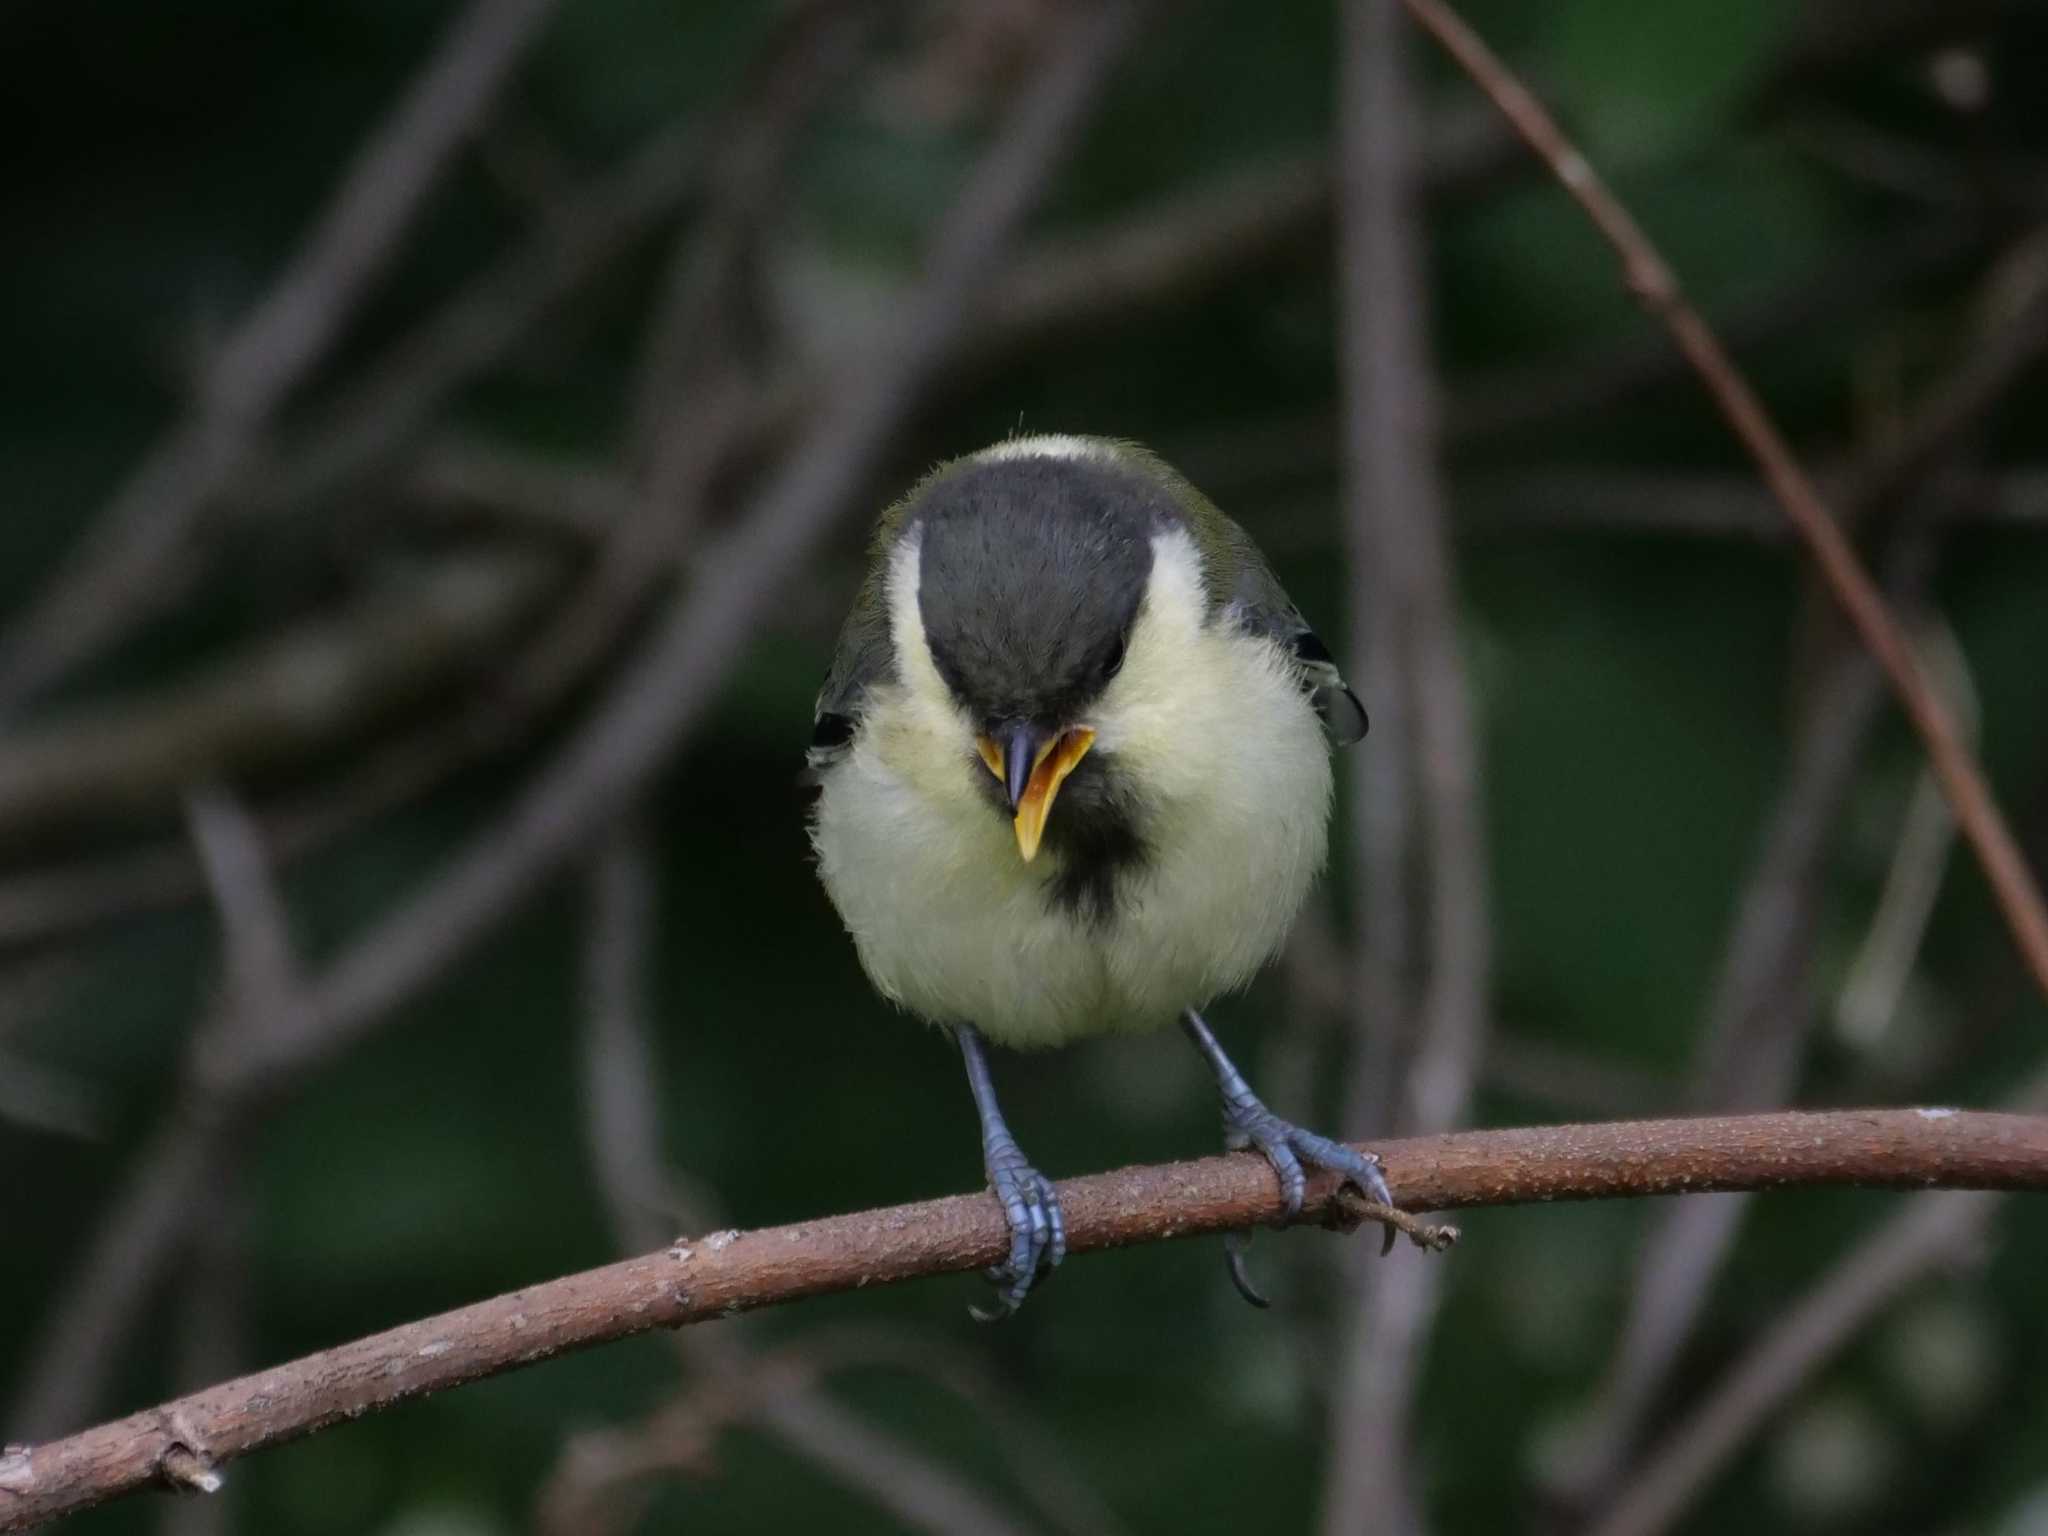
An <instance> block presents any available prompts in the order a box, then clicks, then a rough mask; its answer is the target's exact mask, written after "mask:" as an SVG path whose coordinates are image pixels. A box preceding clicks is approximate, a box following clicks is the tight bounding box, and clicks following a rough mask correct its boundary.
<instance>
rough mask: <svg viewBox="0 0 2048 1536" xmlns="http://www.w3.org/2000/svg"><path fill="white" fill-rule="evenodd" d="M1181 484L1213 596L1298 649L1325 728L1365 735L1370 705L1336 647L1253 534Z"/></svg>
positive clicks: (1259, 630) (1333, 733) (1252, 629)
mask: <svg viewBox="0 0 2048 1536" xmlns="http://www.w3.org/2000/svg"><path fill="white" fill-rule="evenodd" d="M1169 473H1170V471H1169ZM1175 478H1176V479H1178V478H1179V477H1178V476H1176V477H1175ZM1181 484H1182V486H1183V487H1185V489H1184V491H1183V493H1182V498H1181V499H1182V503H1183V506H1184V508H1185V510H1186V512H1187V517H1188V522H1189V525H1190V526H1191V527H1192V528H1193V530H1194V534H1195V541H1196V543H1197V544H1199V545H1200V547H1201V550H1202V559H1203V563H1204V565H1205V566H1206V567H1207V568H1208V571H1209V573H1210V579H1211V581H1212V582H1213V584H1214V585H1213V588H1212V590H1211V593H1210V598H1211V601H1212V602H1214V603H1215V604H1216V605H1217V606H1219V607H1221V608H1222V609H1223V610H1224V612H1225V613H1227V614H1228V615H1229V616H1230V617H1231V618H1232V619H1234V620H1235V621H1236V622H1237V625H1238V627H1239V628H1241V629H1243V630H1245V631H1246V632H1247V633H1248V634H1254V635H1260V636H1263V637H1264V638H1266V639H1268V640H1274V641H1277V642H1278V643H1279V644H1281V645H1283V646H1285V647H1286V648H1287V649H1288V651H1289V652H1290V653H1292V655H1293V657H1294V660H1295V664H1296V665H1297V667H1299V669H1300V677H1301V688H1302V692H1304V693H1306V694H1307V695H1308V698H1309V702H1310V703H1311V704H1313V705H1314V706H1315V711H1316V713H1317V714H1318V715H1319V716H1321V717H1322V722H1323V729H1324V730H1325V731H1327V732H1328V733H1329V735H1330V739H1331V740H1332V741H1334V742H1336V743H1337V744H1338V745H1339V746H1345V747H1348V746H1350V745H1351V744H1352V743H1353V742H1356V741H1359V740H1361V739H1363V737H1364V736H1365V731H1366V725H1367V721H1366V716H1365V706H1364V705H1363V704H1361V703H1359V702H1358V695H1357V694H1355V693H1353V692H1352V691H1351V689H1350V688H1349V687H1348V686H1346V684H1345V682H1344V674H1343V673H1342V672H1341V671H1339V670H1338V667H1337V662H1336V659H1335V658H1334V657H1332V656H1331V655H1330V648H1329V647H1328V646H1326V645H1324V644H1323V642H1322V640H1321V638H1320V637H1318V636H1317V634H1316V632H1315V631H1314V630H1313V629H1311V628H1310V627H1309V622H1308V620H1307V619H1305V618H1303V617H1302V616H1301V610H1300V609H1299V608H1297V607H1295V606H1294V602H1293V600H1292V599H1291V598H1289V597H1288V595H1287V589H1286V588H1285V587H1283V586H1281V585H1280V578H1279V577H1277V576H1275V575H1274V574H1273V568H1272V567H1271V566H1270V565H1268V564H1266V557H1265V555H1263V554H1262V553H1260V551H1259V546H1258V545H1256V544H1254V543H1253V542H1252V536H1251V535H1250V534H1248V533H1246V532H1245V531H1244V529H1242V528H1240V527H1239V526H1238V525H1237V523H1236V521H1235V520H1234V519H1232V518H1230V517H1228V516H1226V515H1225V514H1224V513H1223V512H1222V511H1221V510H1220V509H1219V508H1218V507H1217V506H1216V504H1215V503H1214V502H1212V501H1210V500H1209V499H1208V498H1207V497H1206V496H1204V495H1202V493H1201V492H1200V491H1197V490H1195V489H1194V487H1193V486H1189V485H1187V484H1186V482H1185V481H1182V482H1181Z"/></svg>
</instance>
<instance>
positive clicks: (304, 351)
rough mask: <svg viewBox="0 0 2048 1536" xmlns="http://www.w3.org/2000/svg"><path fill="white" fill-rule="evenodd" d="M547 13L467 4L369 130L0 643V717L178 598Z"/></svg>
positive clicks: (514, 0)
mask: <svg viewBox="0 0 2048 1536" xmlns="http://www.w3.org/2000/svg"><path fill="white" fill-rule="evenodd" d="M554 5H555V0H474V3H473V4H472V5H470V6H469V7H468V8H467V9H466V10H465V11H464V12H463V14H462V15H461V16H460V17H459V18H458V19H457V20H456V22H455V24H454V25H453V26H452V27H451V28H450V29H449V31H448V33H447V35H446V36H445V38H444V39H443V41H442V43H441V46H440V48H439V49H438V50H437V51H436V52H435V54H434V56H433V58H432V59H431V60H430V61H429V62H428V64H427V67H426V68H425V69H424V70H423V71H422V72H421V73H420V75H419V77H418V78H417V79H416V80H415V81H414V82H413V84H412V86H411V88H410V89H409V90H408V91H407V92H406V93H405V95H404V97H403V98H401V99H400V101H399V102H398V104H397V106H396V107H395V108H394V109H393V111H392V113H391V115H390V117H389V118H387V119H386V120H385V121H384V122H382V123H381V124H379V125H378V127H377V129H376V131H375V132H373V133H372V134H371V135H370V137H369V140H368V141H367V143H365V145H364V146H363V148H362V150H361V152H360V153H359V154H358V155H357V157H356V161H355V163H354V164H353V165H352V166H351V167H350V168H349V172H348V175H347V176H346V177H345V178H344V179H343V180H342V183H341V185H340V187H339V188H337V189H336V191H335V194H334V196H333V198H332V199H331V200H330V201H329V203H328V204H327V206H326V208H325V209H323V210H322V212H321V215H320V218H319V220H318V222H317V223H316V224H315V225H314V227H313V229H312V232H311V233H310V234H309V235H308V237H307V239H306V243H305V244H304V245H303V246H302V247H300V249H299V251H298V252H297V254H296V255H295V256H294V257H293V259H292V261H291V263H290V265H289V266H287V267H286V269H285V270H284V272H283V273H282V274H281V275H280V276H279V277H278V279H277V281H276V282H275V284H273V285H272V287H271V288H270V290H269V291H268V292H267V293H266V294H265V295H264V296H263V298H262V300H261V301H260V302H259V303H258V304H257V305H256V306H255V308H254V309H252V310H251V311H250V313H249V314H248V315H247V316H246V317H245V318H244V319H243V320H242V321H241V323H240V324H239V325H237V326H236V327H235V329H234V331H233V332H232V334H230V335H229V337H228V338H227V340H226V342H225V343H224V344H223V345H222V346H221V348H220V350H219V352H218V353H216V354H215V355H214V357H213V359H212V361H211V363H210V364H209V366H208V367H207V368H206V370H205V373H204V375H203V377H202V378H201V380H200V382H199V388H198V399H197V401H196V402H195V404H194V406H193V409H192V411H191V413H190V415H189V417H188V419H186V420H185V421H184V422H183V423H181V424H180V425H179V426H177V427H176V428H174V429H173V430H172V432H171V433H170V434H169V435H168V436H167V437H166V438H165V439H164V441H163V442H162V443H161V444H159V445H158V447H157V448H156V449H155V450H154V451H153V452H152V453H151V454H150V455H149V457H148V458H146V459H145V460H144V461H143V463H142V464H141V465H140V466H139V467H138V468H137V469H136V470H135V472H134V473H133V474H132V475H131V476H130V477H129V478H128V480H127V481H126V483H124V484H123V485H122V487H121V489H120V490H119V491H118V492H116V493H115V496H114V499H113V500H112V502H111V503H109V504H108V506H107V508H106V510H105V511H104V512H102V513H101V514H100V517H99V519H98V521H97V522H96V523H95V524H94V526H93V527H92V528H91V529H90V530H89V531H88V533H87V534H86V536H85V538H84V539H83V540H81V541H80V543H79V544H78V546H77V548H76V549H75V550H74V552H73V553H72V555H71V556H70V558H69V559H68V560H67V562H66V563H65V564H64V566H63V567H62V568H61V569H60V571H59V572H58V574H57V577H56V579H55V581H54V583H53V585H52V586H51V587H50V588H49V590H48V591H47V592H45V593H44V594H43V596H42V597H41V599H40V600H38V601H37V602H36V603H35V604H34V606H32V607H31V608H30V610H29V611H28V613H27V614H26V615H25V616H24V617H23V618H22V619H20V620H18V621H17V622H16V623H15V624H14V625H13V626H12V627H11V628H10V629H9V631H8V632H7V634H6V635H5V636H4V638H0V715H7V714H11V713H13V712H14V710H15V709H16V707H17V706H19V705H20V704H21V702H22V701H23V700H24V699H26V698H27V697H29V696H30V695H31V694H33V693H35V692H37V691H38V690H40V689H42V688H43V687H45V686H47V685H48V684H49V683H50V682H51V681H52V680H53V679H54V678H56V677H58V676H59V675H61V674H62V673H63V672H64V671H65V670H66V669H67V668H69V667H70V666H72V665H74V664H75V663H77V662H78V661H79V660H81V659H83V658H85V657H87V656H90V655H92V654H94V653H95V652H97V651H100V650H102V649H104V648H105V647H106V646H107V645H108V644H110V643H111V642H112V641H113V640H114V639H115V638H116V637H118V636H119V635H120V634H122V633H123V632H124V631H125V630H126V629H128V628H129V627H131V626H132V625H134V624H135V623H136V622H138V621H139V619H140V618H141V617H142V616H143V615H144V614H146V613H148V612H150V611H152V610H154V609H155V608H156V607H157V606H158V605H159V604H160V603H161V602H162V600H163V597H164V595H165V594H166V593H167V592H168V591H171V590H175V588H176V587H177V585H178V581H177V573H178V570H179V567H180V565H181V563H182V562H181V560H180V556H181V555H182V554H183V552H184V548H185V544H186V541H187V539H188V537H189V536H190V534H191V533H192V531H193V528H194V527H195V525H196V524H197V523H198V521H199V519H200V517H201V516H202V515H203V514H204V513H205V512H206V510H207V508H208V506H209V505H210V503H211V502H212V501H213V499H214V498H215V497H216V496H217V495H219V493H220V492H221V491H222V490H223V489H224V488H225V487H226V485H227V484H228V482H229V481H230V480H231V479H232V478H233V476H234V474H235V472H236V471H237V470H238V469H239V468H240V467H241V465H242V463H243V462H244V460H245V459H246V458H247V456H248V453H249V450H250V448H251V445H252V444H253V442H254V439H255V436H256V434H257V433H258V432H260V431H261V430H262V428H263V426H264V424H265V423H266V422H267V421H268V420H269V419H270V417H271V416H272V414H273V413H274V412H275V411H276V410H277V408H278V407H279V406H280V405H282V404H283V403H284V401H285V399H286V398H287V397H288V396H289V395H290V394H291V392H292V391H293V389H295V388H296V387H297V386H298V385H299V384H300V383H301V382H302V381H303V380H304V379H305V378H306V377H307V375H308V374H309V373H311V371H312V370H313V368H314V367H315V366H316V365H317V364H318V362H319V360H320V359H321V357H323V356H324V355H325V354H326V352H327V349H328V348H329V347H330V346H331V345H332V344H333V342H334V340H335V338H336V336H337V335H338V334H339V332H340V329H341V327H342V325H343V323H344V322H345V320H346V319H347V317H348V315H349V313H350V311H351V310H353V309H354V307H355V306H356V304H357V303H358V302H359V301H360V300H361V299H362V298H363V296H364V295H365V293H367V291H368V290H369V288H370V285H371V283H372V282H373V281H374V280H375V278H376V277H377V275H378V273H379V272H380V271H382V269H383V267H384V265H385V263H386V262H387V261H388V260H389V259H390V257H391V255H392V253H393V252H394V251H395V250H396V249H397V246H398V243H399V241H400V239H401V238H402V236H403V235H404V233H405V231H406V229H407V227H408V226H409V225H410V224H411V222H412V219H413V216H414V215H415V214H416V213H417V212H418V211H419V209H420V207H421V206H422V204H423V203H424V202H425V200H426V197H427V194H428V193H429V192H430V191H431V190H432V189H433V186H434V184H435V182H436V181H438V180H439V179H440V177H441V174H442V173H443V172H444V171H445V170H446V169H447V167H448V165H449V164H450V163H451V161H452V160H453V158H454V156H455V153H456V152H457V151H458V150H459V149H460V148H461V147H462V145H463V144H464V143H465V142H466V141H467V139H468V137H469V134H470V132H471V131H472V130H473V129H474V128H475V126H476V124H477V123H478V122H479V121H480V120H481V119H482V117H483V115H484V114H485V113H486V112H487V111H488V110H489V109H490V105H491V103H492V101H494V100H495V99H496V96H497V93H498V89H499V87H500V86H502V85H503V84H504V82H505V79H506V77H507V76H508V75H509V74H510V73H511V70H512V67H513V65H514V64H516V63H517V62H518V60H519V58H520V56H521V54H522V53H523V52H524V51H525V49H526V46H527V44H528V43H530V42H531V41H532V40H533V38H534V36H535V35H536V34H537V33H538V32H539V30H540V27H541V25H542V23H543V22H545V21H546V20H547V17H548V14H549V13H550V12H551V11H552V10H553V9H554Z"/></svg>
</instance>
